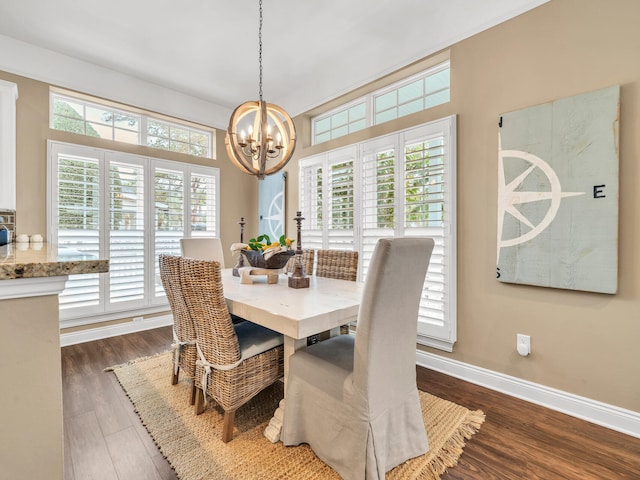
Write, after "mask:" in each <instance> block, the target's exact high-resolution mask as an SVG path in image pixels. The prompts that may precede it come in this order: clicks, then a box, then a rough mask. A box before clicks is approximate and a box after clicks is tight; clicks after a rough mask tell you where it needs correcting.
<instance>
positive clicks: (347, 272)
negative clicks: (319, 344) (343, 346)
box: [316, 250, 358, 334]
mask: <svg viewBox="0 0 640 480" xmlns="http://www.w3.org/2000/svg"><path fill="white" fill-rule="evenodd" d="M317 256H318V261H317V264H316V276H318V277H327V278H337V279H339V280H350V281H352V282H355V281H356V280H357V278H358V252H356V251H352V250H318V252H317ZM340 333H341V334H347V333H349V325H342V326H341V327H340Z"/></svg>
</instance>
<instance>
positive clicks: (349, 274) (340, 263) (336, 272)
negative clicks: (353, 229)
mask: <svg viewBox="0 0 640 480" xmlns="http://www.w3.org/2000/svg"><path fill="white" fill-rule="evenodd" d="M316 255H317V257H318V261H317V263H316V275H317V276H318V277H327V278H337V279H340V280H350V281H352V282H355V281H356V280H357V278H358V252H356V251H352V250H318V251H317V252H316Z"/></svg>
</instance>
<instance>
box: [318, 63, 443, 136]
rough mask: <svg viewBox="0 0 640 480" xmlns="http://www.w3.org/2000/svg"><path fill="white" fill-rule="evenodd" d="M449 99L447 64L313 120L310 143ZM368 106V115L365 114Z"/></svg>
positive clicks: (414, 111) (388, 119)
mask: <svg viewBox="0 0 640 480" xmlns="http://www.w3.org/2000/svg"><path fill="white" fill-rule="evenodd" d="M449 100H450V66H449V61H446V62H442V63H440V64H438V65H436V66H434V67H431V68H429V69H428V70H425V71H424V72H422V73H419V74H417V75H414V76H412V77H410V78H408V79H405V80H402V81H401V82H396V83H394V84H392V85H390V86H388V87H385V88H383V89H380V90H376V91H375V92H373V93H371V94H369V95H366V96H365V97H362V98H359V99H358V100H355V101H354V102H351V103H350V104H347V105H341V106H340V107H338V108H336V109H333V110H331V111H329V112H327V113H323V114H322V115H318V116H317V117H314V118H313V119H312V121H311V124H312V128H313V134H312V139H313V144H314V145H316V144H318V143H322V142H326V141H328V140H332V139H334V138H338V137H342V136H344V135H347V134H349V133H353V132H356V131H358V130H363V129H365V128H367V127H370V126H372V125H377V124H379V123H384V122H388V121H390V120H395V119H396V118H400V117H403V116H405V115H409V114H411V113H416V112H419V111H422V110H426V109H428V108H431V107H435V106H436V105H440V104H442V103H447V102H448V101H449ZM368 106H369V109H370V111H371V112H372V113H371V114H370V115H369V114H368V113H367V107H368Z"/></svg>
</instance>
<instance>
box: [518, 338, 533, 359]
mask: <svg viewBox="0 0 640 480" xmlns="http://www.w3.org/2000/svg"><path fill="white" fill-rule="evenodd" d="M516 349H517V350H518V353H519V354H520V355H522V356H523V357H526V356H527V355H529V354H530V353H531V337H530V336H529V335H523V334H522V333H518V334H517V336H516Z"/></svg>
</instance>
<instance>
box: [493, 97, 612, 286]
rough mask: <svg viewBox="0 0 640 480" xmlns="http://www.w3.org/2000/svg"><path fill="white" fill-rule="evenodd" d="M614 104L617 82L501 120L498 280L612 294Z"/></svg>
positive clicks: (503, 117)
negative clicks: (612, 85)
mask: <svg viewBox="0 0 640 480" xmlns="http://www.w3.org/2000/svg"><path fill="white" fill-rule="evenodd" d="M619 105H620V87H619V86H614V87H609V88H605V89H601V90H597V91H593V92H589V93H585V94H582V95H576V96H573V97H568V98H563V99H560V100H556V101H553V102H549V103H545V104H542V105H537V106H533V107H530V108H525V109H522V110H517V111H514V112H510V113H505V114H503V115H502V116H501V117H500V120H499V133H498V143H499V144H498V219H497V220H498V232H497V233H498V236H497V247H498V251H497V259H498V261H497V279H498V280H499V281H501V282H509V283H520V284H528V285H537V286H542V287H554V288H564V289H571V290H583V291H589V292H599V293H608V294H614V293H616V291H617V288H618V138H619V134H618V126H619Z"/></svg>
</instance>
